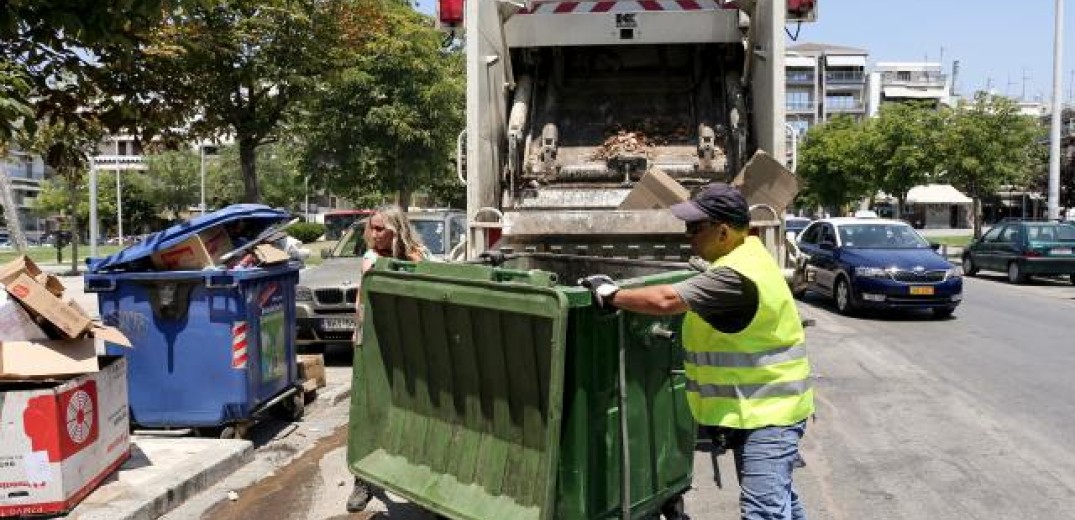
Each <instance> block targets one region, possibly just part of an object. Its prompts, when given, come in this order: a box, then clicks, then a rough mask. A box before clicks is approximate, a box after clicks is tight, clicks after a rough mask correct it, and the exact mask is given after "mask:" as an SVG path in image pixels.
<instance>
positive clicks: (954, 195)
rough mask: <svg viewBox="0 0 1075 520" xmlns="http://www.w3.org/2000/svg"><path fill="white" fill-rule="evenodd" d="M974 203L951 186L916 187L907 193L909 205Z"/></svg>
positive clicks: (929, 185) (931, 185) (930, 185)
mask: <svg viewBox="0 0 1075 520" xmlns="http://www.w3.org/2000/svg"><path fill="white" fill-rule="evenodd" d="M973 202H974V201H973V200H971V198H970V197H968V196H966V195H964V194H963V193H962V192H960V191H959V190H957V189H955V188H953V187H952V185H951V184H928V185H926V186H915V187H914V188H911V191H909V192H907V203H908V204H972V203H973Z"/></svg>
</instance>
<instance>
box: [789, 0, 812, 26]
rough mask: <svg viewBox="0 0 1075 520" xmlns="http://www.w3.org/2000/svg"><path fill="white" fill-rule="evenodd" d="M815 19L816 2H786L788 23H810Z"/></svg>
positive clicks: (804, 0)
mask: <svg viewBox="0 0 1075 520" xmlns="http://www.w3.org/2000/svg"><path fill="white" fill-rule="evenodd" d="M816 19H817V0H788V21H789V22H794V21H802V22H812V21H814V20H816Z"/></svg>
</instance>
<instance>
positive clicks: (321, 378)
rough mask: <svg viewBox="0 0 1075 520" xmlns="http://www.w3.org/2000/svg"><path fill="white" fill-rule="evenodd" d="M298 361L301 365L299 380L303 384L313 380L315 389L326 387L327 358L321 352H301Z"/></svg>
mask: <svg viewBox="0 0 1075 520" xmlns="http://www.w3.org/2000/svg"><path fill="white" fill-rule="evenodd" d="M296 362H297V363H298V365H299V381H302V382H303V386H304V387H305V384H306V383H307V382H310V381H312V382H313V384H312V385H311V386H312V387H313V390H316V389H318V388H324V387H325V385H326V384H328V381H327V380H326V379H325V358H324V356H322V355H321V354H299V356H298V358H297V359H296Z"/></svg>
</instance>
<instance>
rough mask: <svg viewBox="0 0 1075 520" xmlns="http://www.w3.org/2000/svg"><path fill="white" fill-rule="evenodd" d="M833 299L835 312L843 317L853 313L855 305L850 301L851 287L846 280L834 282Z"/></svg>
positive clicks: (840, 279) (841, 279)
mask: <svg viewBox="0 0 1075 520" xmlns="http://www.w3.org/2000/svg"><path fill="white" fill-rule="evenodd" d="M833 299H834V300H835V301H836V311H837V312H839V313H840V314H843V315H845V316H846V315H849V314H851V313H853V312H855V303H854V302H853V301H852V299H851V285H850V284H848V283H847V279H846V278H839V279H837V280H836V289H835V290H834V291H833Z"/></svg>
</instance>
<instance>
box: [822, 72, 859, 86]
mask: <svg viewBox="0 0 1075 520" xmlns="http://www.w3.org/2000/svg"><path fill="white" fill-rule="evenodd" d="M825 82H826V83H829V84H865V83H866V74H865V73H863V72H861V71H849V70H847V71H844V70H832V71H828V72H825Z"/></svg>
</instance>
